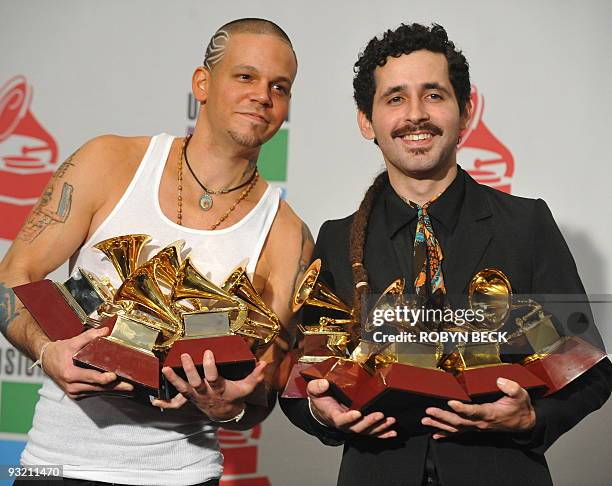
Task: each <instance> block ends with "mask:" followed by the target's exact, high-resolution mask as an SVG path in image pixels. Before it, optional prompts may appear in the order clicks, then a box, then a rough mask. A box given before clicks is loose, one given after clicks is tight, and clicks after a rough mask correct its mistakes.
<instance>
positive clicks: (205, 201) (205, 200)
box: [200, 192, 213, 211]
mask: <svg viewBox="0 0 612 486" xmlns="http://www.w3.org/2000/svg"><path fill="white" fill-rule="evenodd" d="M200 207H201V208H202V209H203V210H204V211H208V210H209V209H210V208H212V207H213V198H212V197H211V195H210V194H208V193H207V192H205V193H204V194H202V197H201V198H200Z"/></svg>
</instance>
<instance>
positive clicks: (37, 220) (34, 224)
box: [17, 182, 74, 243]
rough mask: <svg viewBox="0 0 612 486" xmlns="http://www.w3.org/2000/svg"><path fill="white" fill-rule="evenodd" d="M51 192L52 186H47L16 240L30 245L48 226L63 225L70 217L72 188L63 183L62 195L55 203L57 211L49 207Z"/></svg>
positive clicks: (51, 197)
mask: <svg viewBox="0 0 612 486" xmlns="http://www.w3.org/2000/svg"><path fill="white" fill-rule="evenodd" d="M53 190H54V186H53V185H49V186H47V188H46V189H45V192H44V193H43V195H42V196H41V197H40V199H39V201H38V203H37V204H36V206H35V207H34V209H33V210H32V214H31V215H30V217H29V218H28V220H27V221H26V223H25V225H24V227H23V228H22V229H21V231H20V232H19V234H18V235H17V238H19V239H20V240H23V241H27V242H28V243H31V242H33V241H34V240H35V239H36V238H37V237H38V236H39V235H40V234H41V233H42V232H43V231H44V230H45V229H47V228H48V227H49V226H50V225H53V224H56V223H60V224H63V223H65V222H66V220H67V219H68V216H69V215H70V208H71V206H72V193H73V191H74V187H73V186H71V185H70V184H68V183H67V182H64V185H63V187H62V193H61V195H60V199H59V201H58V203H57V209H55V210H52V209H51V208H50V207H49V205H50V204H51V202H52V199H53Z"/></svg>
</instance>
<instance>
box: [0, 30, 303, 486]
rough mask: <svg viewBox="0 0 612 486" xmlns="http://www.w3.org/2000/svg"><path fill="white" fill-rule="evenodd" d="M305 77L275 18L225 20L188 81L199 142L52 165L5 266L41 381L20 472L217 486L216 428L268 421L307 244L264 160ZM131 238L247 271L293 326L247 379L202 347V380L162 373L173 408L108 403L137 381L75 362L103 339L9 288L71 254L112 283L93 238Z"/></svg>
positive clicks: (176, 140)
mask: <svg viewBox="0 0 612 486" xmlns="http://www.w3.org/2000/svg"><path fill="white" fill-rule="evenodd" d="M296 71H297V60H296V56H295V53H294V51H293V47H292V45H291V42H290V40H289V38H288V36H287V34H285V32H283V30H282V29H281V28H280V27H278V26H277V25H276V24H274V23H273V22H270V21H268V20H263V19H241V20H236V21H233V22H230V23H228V24H225V25H224V26H223V27H221V28H220V29H219V30H218V31H217V32H216V33H215V35H214V36H213V38H212V39H211V41H210V44H209V46H208V48H207V50H206V56H205V60H204V63H203V65H202V66H199V67H198V68H197V69H196V70H195V72H194V74H193V78H192V90H193V94H194V97H195V99H196V100H198V102H199V103H200V111H199V115H198V119H197V122H196V125H195V129H194V132H193V134H192V135H189V136H187V137H173V136H170V135H167V134H160V135H156V136H153V137H120V136H115V135H105V136H101V137H97V138H95V139H93V140H91V141H89V142H87V143H86V144H84V145H83V146H82V147H81V148H80V149H78V150H77V151H76V152H75V153H74V154H73V155H72V156H70V158H69V159H68V160H67V161H66V162H65V163H64V164H63V165H62V166H61V167H60V168H59V169H58V171H57V172H56V174H55V175H54V177H53V179H52V180H51V181H50V183H49V185H48V186H47V188H46V189H45V191H44V194H43V196H41V199H40V200H39V202H38V203H37V205H36V206H35V207H34V209H33V210H32V212H31V214H30V215H29V217H28V219H27V221H26V223H25V224H24V227H23V229H22V230H21V232H20V233H19V235H18V237H17V238H16V239H15V241H14V243H13V245H12V246H11V248H10V249H9V251H8V253H7V254H6V256H5V258H4V260H3V261H2V262H1V263H0V329H1V330H2V332H3V334H5V336H6V337H7V338H8V339H9V341H10V342H11V343H12V344H13V345H14V346H16V347H17V348H19V349H20V350H21V351H22V352H24V353H25V354H27V355H28V356H29V357H30V358H32V359H33V360H38V362H39V363H40V365H41V367H42V368H43V370H44V372H45V373H46V378H45V381H44V384H43V387H42V389H41V391H40V401H39V403H38V404H37V407H36V413H35V416H34V420H33V425H32V429H31V431H30V433H29V437H28V439H29V440H28V444H27V446H26V448H25V450H24V452H23V455H22V458H21V462H22V463H23V464H24V465H42V464H61V465H64V470H63V473H64V476H65V479H64V480H63V481H64V483H65V484H71V485H72V484H74V485H79V484H80V485H84V484H87V485H91V484H96V485H97V484H110V483H112V484H149V485H150V484H156V485H173V486H175V485H194V484H206V485H215V484H218V481H219V478H220V476H221V473H222V461H223V456H222V455H221V453H220V452H219V444H218V442H217V438H216V432H217V429H218V427H219V424H223V427H224V428H229V429H232V428H233V429H249V428H251V427H253V426H254V425H255V424H257V423H259V422H260V421H262V420H263V419H264V418H265V417H266V416H267V415H268V414H269V413H270V411H271V410H272V407H273V406H274V398H273V397H274V396H275V388H277V387H276V385H275V380H276V376H277V369H278V365H279V363H280V362H281V361H282V359H283V356H284V353H285V352H286V350H287V341H288V336H289V332H288V326H289V321H290V319H291V306H290V298H291V296H292V294H293V289H294V285H295V282H296V281H299V277H300V275H301V272H302V271H303V269H304V268H305V266H306V265H307V264H308V262H309V260H310V256H311V251H312V247H313V241H312V237H311V235H310V232H309V231H308V228H307V227H306V226H305V225H304V224H303V223H302V221H301V220H300V219H299V218H298V217H297V216H296V215H295V213H293V211H292V210H291V208H290V207H289V206H288V205H287V204H286V203H285V202H284V201H281V200H280V191H279V190H278V189H273V188H272V187H271V186H269V185H268V184H267V183H266V182H265V181H264V180H262V179H261V178H260V177H259V173H258V170H257V158H258V156H259V152H260V149H261V146H262V144H264V143H265V142H266V141H268V140H270V138H272V136H273V135H274V134H275V133H276V132H277V131H278V129H279V128H280V126H281V124H282V123H283V121H284V120H285V119H286V118H287V113H288V109H289V101H290V98H291V87H292V84H293V81H294V79H295V76H296ZM60 208H61V210H60ZM131 233H146V234H150V235H151V236H152V237H153V243H154V244H155V245H156V246H159V247H164V246H166V245H168V244H171V243H172V242H174V241H176V240H178V239H183V240H185V242H186V248H188V249H189V250H190V257H191V259H192V261H193V263H194V265H195V266H196V267H197V268H198V269H200V270H201V272H202V273H204V274H205V275H207V276H209V277H210V278H211V279H212V280H213V281H214V282H215V283H217V284H221V283H222V282H223V281H224V280H225V278H226V277H227V275H228V274H229V272H230V271H231V270H232V269H234V268H235V267H236V266H237V265H239V264H240V263H242V262H244V261H247V262H248V263H247V264H246V270H247V273H248V275H249V276H250V277H251V279H252V281H253V283H254V285H255V287H256V288H257V290H258V291H259V292H260V294H261V295H262V297H263V299H264V301H266V303H267V304H268V305H269V306H270V307H271V308H272V310H273V311H274V312H275V313H276V315H277V316H278V317H279V319H280V321H281V323H282V325H283V328H282V330H281V333H280V336H279V338H277V340H276V341H275V342H274V343H273V344H272V345H271V346H270V347H268V348H266V349H265V350H263V351H262V353H260V355H259V356H258V357H259V359H260V361H259V363H258V365H257V366H256V367H255V370H254V371H253V372H252V373H251V374H250V375H249V376H247V377H246V378H245V379H243V380H240V381H230V380H225V379H224V378H222V377H220V376H219V374H218V373H217V369H216V366H215V358H214V355H213V354H212V353H211V352H210V351H206V352H205V353H204V354H203V356H201V357H199V359H197V361H200V362H202V364H203V366H204V371H205V376H202V375H200V374H199V373H198V371H197V369H196V368H195V364H194V360H193V359H192V358H191V357H189V356H188V355H183V357H182V360H183V367H184V370H185V373H186V376H187V380H183V379H181V378H179V377H178V376H177V375H176V374H175V373H174V372H173V371H172V370H171V369H164V370H163V373H164V374H165V376H166V377H167V378H168V380H169V381H170V382H171V383H173V385H174V386H175V387H176V389H177V390H178V391H179V393H178V395H177V396H176V397H174V398H173V399H172V400H167V401H161V400H154V401H153V402H152V405H153V406H147V405H142V404H140V403H138V402H136V401H134V400H128V399H125V398H119V397H117V396H113V395H112V393H114V394H115V395H116V394H117V393H119V392H120V393H124V394H125V393H129V392H130V391H131V390H132V388H133V387H132V385H131V384H130V383H126V382H123V381H121V380H118V378H117V375H115V374H114V373H111V372H106V373H102V372H98V371H95V370H85V369H82V368H78V367H76V366H74V365H73V362H72V356H73V355H74V354H75V353H76V352H77V351H78V350H79V349H81V348H82V347H83V346H85V345H86V344H88V343H89V342H91V341H92V340H93V339H95V338H96V337H99V336H102V335H104V334H106V330H100V329H92V330H89V331H87V332H84V333H83V334H81V335H79V336H77V337H75V338H72V339H67V340H61V341H53V342H52V341H50V340H49V338H48V337H47V336H46V335H45V334H44V333H43V332H42V330H41V329H40V328H39V327H38V325H37V324H36V322H35V321H34V320H33V318H32V317H31V316H30V314H29V313H28V312H27V311H26V310H25V309H24V308H23V306H22V305H21V303H20V302H19V301H18V299H17V298H16V296H15V294H14V293H13V291H12V290H11V288H12V287H14V286H16V285H20V284H25V283H28V282H33V281H37V280H41V279H43V278H44V277H45V276H46V275H47V274H48V273H50V272H51V271H53V270H55V269H56V268H58V267H59V266H60V265H62V264H63V263H64V262H65V261H67V260H69V261H70V271H71V272H72V271H73V270H75V269H77V268H78V267H83V268H86V269H87V270H89V271H91V272H93V273H95V274H97V275H100V276H103V275H106V276H114V275H115V272H114V270H113V268H112V265H111V264H110V262H109V261H108V260H107V259H106V258H105V257H104V256H103V255H102V253H101V252H99V251H97V250H96V249H95V248H94V245H95V244H96V243H98V242H100V241H102V240H104V239H107V238H110V237H113V236H119V235H126V234H131ZM112 278H116V277H111V279H112ZM112 283H113V284H115V285H118V284H119V283H120V282H117V281H116V280H115V281H114V282H112ZM194 359H195V358H194ZM256 387H257V388H259V389H262V388H263V387H265V389H266V391H267V395H268V397H269V399H268V404H267V406H262V405H253V404H252V403H251V402H252V401H253V400H246V398H247V396H248V395H250V394H251V393H253V392H254V390H255V388H256ZM109 392H111V393H109ZM84 398H86V399H84ZM162 412H163V413H162ZM19 482H20V481H17V483H16V484H19ZM53 484H57V483H53Z"/></svg>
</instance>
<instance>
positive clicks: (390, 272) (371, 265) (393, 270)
mask: <svg viewBox="0 0 612 486" xmlns="http://www.w3.org/2000/svg"><path fill="white" fill-rule="evenodd" d="M382 199H383V198H382V197H379V198H378V200H377V201H376V203H375V205H374V207H373V208H372V214H371V215H370V220H369V224H368V237H367V241H366V249H365V264H366V269H367V271H368V277H369V280H370V290H371V291H372V292H374V293H381V292H382V291H383V290H385V289H386V288H387V287H388V286H389V284H390V283H391V282H393V281H394V280H395V279H397V278H399V277H402V276H403V275H402V270H401V267H400V264H399V261H398V259H397V255H396V252H395V249H394V247H393V243H392V241H391V239H390V238H389V233H388V231H387V223H386V218H385V214H384V207H385V205H384V202H383V200H382ZM406 258H409V255H407V256H406Z"/></svg>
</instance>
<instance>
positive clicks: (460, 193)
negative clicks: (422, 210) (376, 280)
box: [384, 166, 465, 238]
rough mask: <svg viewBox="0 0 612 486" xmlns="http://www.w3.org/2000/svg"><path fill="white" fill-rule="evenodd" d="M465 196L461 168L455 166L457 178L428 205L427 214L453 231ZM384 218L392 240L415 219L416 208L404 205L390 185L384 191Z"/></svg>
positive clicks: (446, 228)
mask: <svg viewBox="0 0 612 486" xmlns="http://www.w3.org/2000/svg"><path fill="white" fill-rule="evenodd" d="M464 195H465V176H464V172H463V170H462V169H461V167H459V166H457V176H456V177H455V178H454V179H453V182H451V183H450V185H449V186H448V187H447V188H446V190H445V191H444V192H443V193H442V194H440V196H439V197H438V198H437V199H436V200H435V201H434V202H432V203H431V204H430V206H429V209H428V212H429V214H430V216H431V217H432V218H434V219H435V220H436V221H437V222H438V223H441V224H442V225H443V226H444V229H445V230H447V231H449V232H452V231H453V230H454V229H455V225H456V223H457V219H458V218H459V213H460V211H461V205H462V204H463V198H464ZM384 203H385V217H386V220H387V230H388V232H389V237H390V238H393V237H394V236H395V235H396V234H397V232H398V231H400V230H401V229H402V228H403V227H404V226H406V225H408V224H410V223H411V222H412V221H413V220H414V219H415V218H416V217H417V209H416V207H413V206H410V205H409V204H408V203H406V202H405V201H404V200H403V199H402V198H401V197H400V196H399V195H398V194H397V193H396V192H395V191H394V190H393V187H392V186H391V184H390V183H388V184H387V186H386V188H385V190H384Z"/></svg>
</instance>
